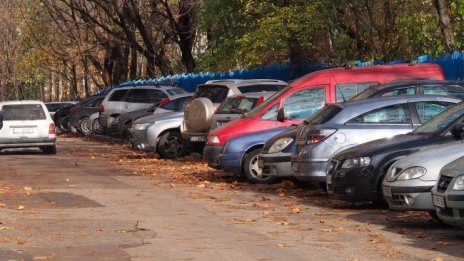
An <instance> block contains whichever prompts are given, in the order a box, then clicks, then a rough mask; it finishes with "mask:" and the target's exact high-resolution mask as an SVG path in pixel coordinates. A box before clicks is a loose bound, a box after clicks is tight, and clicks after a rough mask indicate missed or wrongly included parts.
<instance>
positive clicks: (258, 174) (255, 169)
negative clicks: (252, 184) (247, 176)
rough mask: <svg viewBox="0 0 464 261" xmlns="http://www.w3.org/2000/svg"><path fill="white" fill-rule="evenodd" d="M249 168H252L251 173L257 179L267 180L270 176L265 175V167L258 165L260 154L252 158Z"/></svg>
mask: <svg viewBox="0 0 464 261" xmlns="http://www.w3.org/2000/svg"><path fill="white" fill-rule="evenodd" d="M248 169H249V170H250V173H251V175H252V176H253V177H254V178H256V179H259V180H265V179H267V178H268V177H264V176H263V169H262V168H260V167H259V166H258V155H255V156H253V158H251V160H250V165H249V166H248Z"/></svg>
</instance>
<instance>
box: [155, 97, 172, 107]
mask: <svg viewBox="0 0 464 261" xmlns="http://www.w3.org/2000/svg"><path fill="white" fill-rule="evenodd" d="M170 101H171V100H170V99H169V98H164V99H162V100H161V102H160V103H159V104H158V107H160V108H161V107H163V105H165V104H166V103H168V102H170Z"/></svg>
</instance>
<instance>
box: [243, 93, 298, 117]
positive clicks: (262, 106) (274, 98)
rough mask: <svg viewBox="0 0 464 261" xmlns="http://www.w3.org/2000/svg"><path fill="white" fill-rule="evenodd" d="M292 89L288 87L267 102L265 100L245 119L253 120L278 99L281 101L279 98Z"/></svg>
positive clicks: (246, 115) (247, 114)
mask: <svg viewBox="0 0 464 261" xmlns="http://www.w3.org/2000/svg"><path fill="white" fill-rule="evenodd" d="M291 88H292V87H290V86H287V87H285V88H283V89H282V90H280V91H278V92H276V93H274V94H273V95H272V96H271V97H269V98H268V99H267V100H265V101H264V102H263V103H261V104H260V105H258V106H256V107H254V108H253V109H252V110H251V111H249V112H247V113H245V118H251V117H253V116H255V115H256V114H257V113H259V112H260V111H261V110H263V109H264V108H266V106H268V105H269V104H271V103H273V102H274V101H275V100H276V99H279V97H280V96H281V95H282V94H284V93H285V92H286V91H288V90H290V89H291Z"/></svg>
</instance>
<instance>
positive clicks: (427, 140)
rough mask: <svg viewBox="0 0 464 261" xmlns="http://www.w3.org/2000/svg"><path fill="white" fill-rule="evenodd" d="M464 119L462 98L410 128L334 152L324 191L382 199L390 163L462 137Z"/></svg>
mask: <svg viewBox="0 0 464 261" xmlns="http://www.w3.org/2000/svg"><path fill="white" fill-rule="evenodd" d="M463 121H464V102H460V103H458V104H456V105H454V106H452V107H450V108H449V109H447V110H446V111H444V112H442V113H440V114H439V115H437V116H436V117H435V118H433V119H431V120H430V121H429V122H427V123H426V124H424V125H422V126H421V127H419V128H417V129H416V130H414V131H413V132H410V133H408V134H403V135H397V136H394V137H392V138H386V139H380V140H375V141H371V142H368V143H364V144H361V145H358V146H355V147H352V148H350V149H347V150H344V151H342V152H340V153H338V154H336V155H334V156H333V157H332V159H331V162H330V164H329V167H328V170H327V179H326V181H327V191H328V192H329V194H332V195H333V196H335V197H336V198H338V199H341V200H346V201H352V202H366V201H373V202H376V201H377V202H382V201H383V195H382V189H381V185H382V180H383V177H384V175H385V172H386V171H387V170H388V168H389V167H390V166H391V164H393V163H394V162H395V161H397V160H398V159H400V158H402V157H404V156H406V155H409V154H411V153H414V152H416V151H419V150H421V149H424V148H426V147H429V146H432V145H439V144H444V143H449V142H453V141H456V140H460V139H462V137H463V136H464V135H463V133H464V128H463V126H464V125H463Z"/></svg>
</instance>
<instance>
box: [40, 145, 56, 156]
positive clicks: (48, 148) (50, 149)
mask: <svg viewBox="0 0 464 261" xmlns="http://www.w3.org/2000/svg"><path fill="white" fill-rule="evenodd" d="M42 152H43V153H44V154H56V146H55V145H53V146H44V147H43V148H42Z"/></svg>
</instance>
